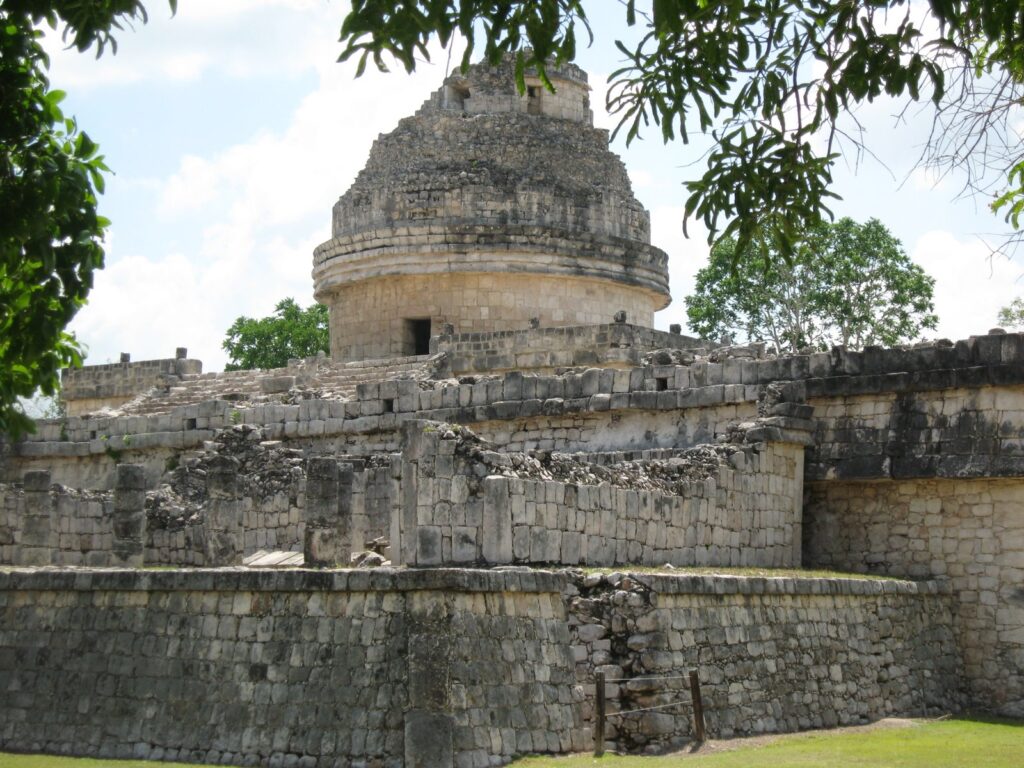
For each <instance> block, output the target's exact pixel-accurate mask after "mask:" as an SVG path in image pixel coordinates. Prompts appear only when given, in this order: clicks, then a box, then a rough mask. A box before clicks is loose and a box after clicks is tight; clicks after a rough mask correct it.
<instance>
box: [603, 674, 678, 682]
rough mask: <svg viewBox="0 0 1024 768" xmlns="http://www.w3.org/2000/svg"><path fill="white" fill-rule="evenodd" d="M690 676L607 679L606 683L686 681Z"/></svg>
mask: <svg viewBox="0 0 1024 768" xmlns="http://www.w3.org/2000/svg"><path fill="white" fill-rule="evenodd" d="M687 678H689V675H644V676H643V677H606V678H605V680H604V681H605V682H606V683H628V682H630V681H632V680H686V679H687Z"/></svg>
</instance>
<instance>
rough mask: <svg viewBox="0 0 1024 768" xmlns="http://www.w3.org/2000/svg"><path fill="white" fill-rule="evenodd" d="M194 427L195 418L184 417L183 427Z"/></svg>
mask: <svg viewBox="0 0 1024 768" xmlns="http://www.w3.org/2000/svg"><path fill="white" fill-rule="evenodd" d="M195 428H196V420H195V419H185V429H195Z"/></svg>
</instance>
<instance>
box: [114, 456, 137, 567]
mask: <svg viewBox="0 0 1024 768" xmlns="http://www.w3.org/2000/svg"><path fill="white" fill-rule="evenodd" d="M145 547H146V473H145V469H144V468H143V466H142V465H141V464H118V465H117V474H116V476H115V479H114V543H113V553H112V555H111V565H114V566H124V567H127V568H141V567H142V565H143V560H144V554H145Z"/></svg>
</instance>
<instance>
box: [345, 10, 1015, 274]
mask: <svg viewBox="0 0 1024 768" xmlns="http://www.w3.org/2000/svg"><path fill="white" fill-rule="evenodd" d="M601 7H602V10H606V9H605V8H604V4H602V5H601ZM616 8H617V10H618V11H619V12H621V13H622V14H623V17H624V18H623V22H624V24H623V29H624V30H625V31H624V34H623V37H624V38H625V39H624V40H616V41H615V45H616V47H617V48H618V52H619V54H620V60H621V61H623V62H624V63H623V64H622V66H621V67H620V68H619V69H618V70H616V71H615V72H613V73H612V74H611V77H610V88H609V91H608V96H607V106H608V108H609V110H610V111H611V112H612V113H613V114H615V115H617V116H618V117H619V119H620V122H619V125H618V128H617V131H622V132H625V135H626V139H627V141H629V140H632V139H634V138H636V137H638V136H639V135H641V133H642V132H644V131H646V130H648V129H653V130H655V131H657V132H659V133H660V134H661V136H662V138H663V139H664V140H665V141H670V140H674V139H677V138H678V139H679V140H681V141H683V142H689V141H690V140H691V137H692V136H693V135H694V134H705V135H709V136H711V137H712V138H713V139H714V143H713V144H712V145H711V148H710V149H709V150H708V152H707V154H706V157H705V160H706V170H705V172H704V173H703V175H702V176H700V177H699V178H695V179H693V180H691V181H689V182H688V183H687V184H686V187H687V191H688V192H689V197H688V199H687V202H686V207H685V216H686V220H690V219H699V220H701V221H703V223H704V224H705V226H706V227H707V229H708V232H709V233H710V235H709V237H710V238H711V240H713V241H720V240H725V239H728V238H734V239H735V241H736V246H735V250H734V252H735V254H736V256H737V258H747V257H748V251H750V250H751V248H752V247H754V246H755V245H757V244H759V243H760V242H762V241H764V240H767V243H768V244H769V245H770V250H769V253H771V254H777V255H778V256H779V257H781V260H780V259H776V262H775V263H777V264H780V263H784V262H786V261H788V260H789V259H790V258H792V257H793V255H794V254H795V253H796V252H797V250H798V247H799V243H800V240H801V237H802V233H804V232H807V231H811V230H813V228H814V227H815V226H816V225H818V224H819V223H820V222H822V221H823V220H825V219H827V218H829V217H831V211H830V209H829V202H830V198H835V197H836V194H835V193H834V191H833V189H832V186H833V179H832V169H833V167H834V165H835V163H836V161H837V160H838V159H839V158H840V157H841V155H842V154H844V153H846V154H847V155H848V156H850V155H857V156H859V154H860V152H861V151H862V149H863V145H862V136H861V135H860V125H859V123H858V122H857V120H856V115H855V111H856V108H857V107H858V106H859V105H861V104H863V103H864V102H871V101H873V100H875V99H877V98H880V97H883V96H888V97H894V98H896V99H899V100H902V102H903V103H904V104H905V105H906V106H907V107H910V106H911V105H912V104H914V103H922V104H925V105H927V104H928V103H929V102H930V105H931V106H930V108H931V110H932V114H933V115H934V120H935V123H934V124H935V130H934V132H933V134H932V137H931V141H930V142H929V145H928V147H927V148H926V150H925V152H924V154H923V156H922V161H923V162H925V163H926V164H931V165H934V166H935V167H937V168H939V169H940V170H942V171H945V170H949V169H951V168H955V169H958V170H961V171H964V172H965V173H966V178H967V182H966V183H967V187H968V189H969V190H970V191H975V192H979V193H984V194H986V195H990V196H993V197H994V200H992V197H990V200H992V202H991V203H990V207H991V208H992V209H993V210H994V211H996V212H998V213H1000V214H1003V215H1004V216H1005V219H1006V223H1007V224H1008V225H1009V226H1010V227H1012V228H1013V230H1015V234H1014V235H1013V236H1012V237H1013V238H1016V239H1019V238H1020V237H1024V233H1021V232H1020V230H1019V225H1020V217H1021V214H1022V213H1024V146H1022V145H1021V144H1020V142H1019V139H1018V138H1017V137H1016V136H1015V134H1014V133H1013V129H1012V126H1011V125H1010V121H1011V119H1012V116H1013V114H1014V113H1013V110H1014V109H1016V108H1017V107H1019V105H1020V103H1021V99H1022V95H1024V15H1022V14H1020V3H1019V0H985V1H984V2H981V0H932V1H931V2H930V3H927V4H923V3H922V4H911V3H909V2H906V0H867V1H866V2H858V3H850V2H844V1H842V0H810V2H808V1H807V0H779V1H778V2H770V3H769V2H760V1H757V2H754V1H752V0H747V1H745V2H744V1H742V0H737V1H735V2H702V1H700V0H653V1H652V2H649V3H648V2H637V0H622V2H621V3H620V4H618V5H617V6H616ZM627 27H628V28H629V29H628V30H627V29H626V28H627ZM581 33H583V34H581ZM456 34H458V35H461V37H462V38H464V39H465V40H466V41H467V42H468V46H467V48H466V51H465V55H464V57H463V60H462V65H463V67H466V66H467V65H468V64H469V62H470V61H471V59H472V57H474V56H475V55H476V51H477V50H478V48H479V47H482V48H483V55H484V58H485V59H486V60H488V61H490V62H492V63H496V62H497V61H499V60H500V59H501V58H502V57H503V56H505V55H507V54H514V55H515V58H516V70H517V75H518V80H519V88H520V90H521V91H523V90H525V82H524V78H523V73H524V71H525V69H527V68H533V69H535V70H536V71H537V74H538V76H539V77H540V78H541V80H542V81H544V82H546V83H547V84H548V86H549V87H550V82H548V81H547V78H546V75H545V69H544V67H545V61H547V60H552V61H554V62H555V63H562V62H566V61H571V60H572V59H573V58H574V56H575V54H576V49H577V44H578V42H579V38H580V37H589V38H590V39H591V41H592V40H593V36H592V34H591V30H590V26H589V22H588V19H587V15H586V12H585V10H584V2H583V0H505V2H498V3H495V2H492V1H491V0H435V1H434V2H415V3H413V2H398V0H354V1H353V3H352V10H351V12H350V13H349V14H348V15H347V16H346V17H345V20H344V22H343V24H342V27H341V41H342V44H343V50H342V54H341V59H342V60H344V59H349V58H355V59H357V60H358V62H359V70H360V71H362V70H363V69H364V68H365V67H366V65H367V64H368V63H369V62H373V63H374V64H375V65H376V66H377V67H378V68H380V69H386V67H387V63H388V60H389V58H394V59H396V60H397V61H398V62H399V63H400V64H401V65H402V66H404V67H405V69H407V70H409V71H412V70H413V69H415V67H416V65H417V60H418V59H422V58H424V57H426V58H429V51H428V48H427V44H428V43H429V42H430V40H431V39H432V38H434V37H435V36H436V37H437V38H438V39H439V40H440V42H441V43H442V44H444V45H447V44H448V43H449V42H450V41H451V40H452V38H453V36H454V35H456ZM652 123H653V126H652ZM684 226H685V223H684ZM755 258H756V256H755Z"/></svg>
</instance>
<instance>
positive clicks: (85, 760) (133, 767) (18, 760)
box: [0, 752, 196, 768]
mask: <svg viewBox="0 0 1024 768" xmlns="http://www.w3.org/2000/svg"><path fill="white" fill-rule="evenodd" d="M0 768H196V766H195V764H194V763H164V762H148V761H146V760H110V759H107V758H103V759H101V758H93V757H54V756H52V755H13V754H10V753H8V752H0Z"/></svg>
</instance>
